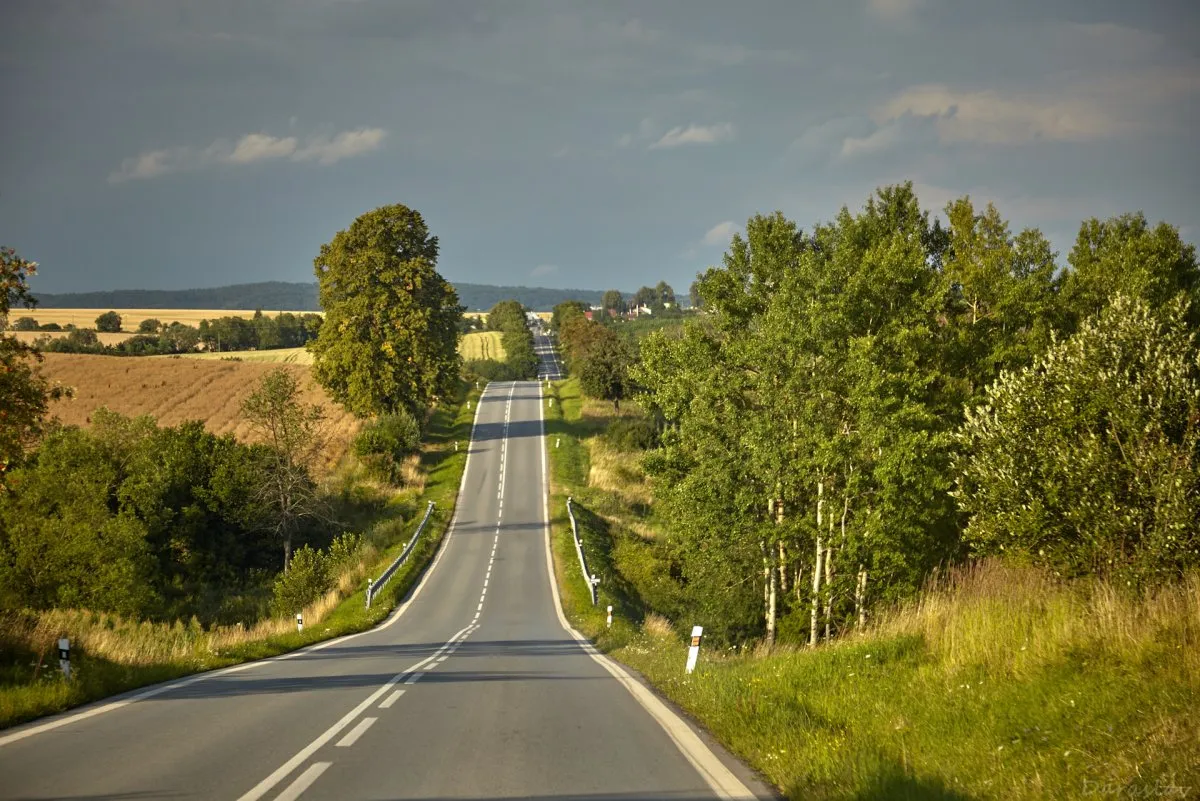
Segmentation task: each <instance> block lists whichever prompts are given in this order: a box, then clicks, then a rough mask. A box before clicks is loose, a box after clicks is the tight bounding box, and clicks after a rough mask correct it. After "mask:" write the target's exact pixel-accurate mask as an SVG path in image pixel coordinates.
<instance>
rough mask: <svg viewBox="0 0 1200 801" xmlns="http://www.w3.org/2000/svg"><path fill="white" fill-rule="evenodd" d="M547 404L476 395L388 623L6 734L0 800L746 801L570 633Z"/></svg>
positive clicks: (723, 770) (721, 770) (699, 749)
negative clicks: (457, 457)
mask: <svg viewBox="0 0 1200 801" xmlns="http://www.w3.org/2000/svg"><path fill="white" fill-rule="evenodd" d="M543 344H544V343H543ZM544 356H545V358H546V359H547V360H548V362H549V364H550V369H554V361H553V358H552V356H549V355H546V354H544ZM543 402H544V401H543V400H542V393H541V388H540V384H539V383H537V382H524V383H505V384H492V385H490V386H489V387H488V388H487V390H486V392H485V393H484V395H483V397H482V399H481V401H480V403H479V405H478V414H477V417H476V424H475V430H474V436H473V440H472V445H471V449H470V454H469V457H468V466H467V471H466V474H465V476H464V480H463V485H462V490H461V494H460V503H459V510H458V515H457V517H456V520H455V521H454V523H453V525H452V528H451V531H450V533H449V535H448V539H447V540H446V541H445V543H444V546H443V548H442V550H441V551H440V552H439V554H438V556H437V557H436V561H435V562H434V564H433V566H432V567H431V568H430V570H429V572H428V573H427V575H426V577H425V579H424V580H423V582H422V583H421V584H420V585H418V587H417V589H416V590H415V591H414V595H413V596H412V597H411V599H410V600H409V601H408V603H407V606H405V607H402V608H401V610H399V611H398V613H396V614H393V615H392V616H391V617H390V618H388V620H387V621H386V622H385V623H384V624H383V625H381V626H380V627H379V628H376V629H374V630H372V631H369V632H365V633H362V634H358V635H352V636H350V637H344V638H340V639H338V640H333V641H330V642H328V643H324V644H319V645H317V646H314V647H310V648H308V649H305V650H303V651H299V652H296V653H294V654H290V655H284V656H282V657H276V658H275V659H270V660H265V661H262V662H256V663H250V664H248V665H241V666H237V667H235V668H231V669H227V670H225V671H220V672H216V673H211V674H202V675H200V676H198V677H191V678H189V679H184V680H182V681H180V682H175V683H171V684H168V685H160V686H158V687H156V688H153V689H151V690H149V691H146V690H143V691H141V692H140V693H133V694H130V695H127V696H123V697H122V698H121V699H117V700H118V704H117V705H116V706H115V708H114V706H113V705H112V702H111V701H110V702H109V703H108V704H105V703H104V702H102V703H100V704H97V705H93V706H91V707H84V708H83V709H82V710H77V711H76V712H74V713H67V714H66V715H63V716H59V717H57V718H51V719H47V720H44V721H40V722H35V723H33V724H29V725H26V726H23V727H18V728H14V729H10V730H7V731H0V799H50V798H55V799H64V798H65V799H101V798H103V799H148V798H168V799H231V800H232V799H243V801H250V799H258V798H263V799H283V800H284V801H290V800H291V799H296V798H301V797H302V798H304V799H305V800H306V801H310V800H311V801H316V800H317V799H337V800H338V801H345V800H346V799H402V798H403V799H435V798H476V799H484V798H486V799H502V798H535V799H560V798H561V799H565V798H583V799H633V798H648V799H677V800H678V799H702V798H716V797H721V795H722V794H723V795H724V796H725V797H750V796H748V795H747V790H746V786H747V785H750V786H754V787H756V789H758V788H759V787H760V786H758V785H755V784H754V783H753V781H752V779H751V778H750V777H749V776H748V774H747V773H746V772H745V769H744V768H743V767H741V766H740V765H737V764H735V763H733V762H732V760H730V759H729V758H728V756H727V755H724V754H723V753H721V754H714V752H713V751H712V750H709V748H708V747H706V746H705V745H704V741H703V740H702V739H701V738H699V737H697V735H696V734H695V733H694V732H693V730H692V729H691V728H689V727H687V726H686V725H685V724H683V723H682V721H680V720H679V719H678V718H677V717H675V716H674V715H673V713H670V712H669V711H668V710H667V709H666V707H665V706H663V705H662V704H661V702H657V701H656V700H655V699H653V698H652V697H650V696H649V694H648V693H647V692H646V691H645V689H644V688H642V687H641V685H638V684H636V683H635V682H632V680H629V679H628V677H626V680H624V681H622V680H619V679H618V678H616V677H614V675H613V673H612V670H610V668H609V667H606V665H605V664H604V661H603V660H602V658H598V657H597V658H594V657H593V656H592V655H591V650H590V647H585V645H584V644H583V643H581V642H579V641H578V640H576V638H575V636H574V635H573V634H572V633H571V632H569V631H568V630H567V628H565V626H564V622H563V621H561V619H560V617H559V612H558V606H557V603H556V599H555V596H554V594H553V592H554V591H553V590H552V587H551V582H550V578H549V571H548V567H547V566H548V558H549V553H548V539H547V525H546V520H547V509H546V489H545V488H546V484H545V481H546V479H545V451H544V447H543V437H542V414H541V412H542V406H541V404H542V403H543ZM683 658H684V655H683V652H682V650H681V653H680V663H681V666H682V662H683ZM613 670H617V672H620V671H619V669H613ZM147 692H149V697H145V696H146V694H147ZM131 699H132V700H131ZM655 704H658V706H657V707H655ZM648 710H649V711H648ZM655 710H656V711H655ZM652 711H653V714H652V713H651V712H652ZM680 743H681V744H682V745H680ZM731 771H732V772H731ZM737 777H741V778H740V779H739V778H737ZM714 788H716V789H714ZM758 791H760V792H761V790H760V789H759V790H758Z"/></svg>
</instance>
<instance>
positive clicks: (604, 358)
mask: <svg viewBox="0 0 1200 801" xmlns="http://www.w3.org/2000/svg"><path fill="white" fill-rule="evenodd" d="M592 325H595V323H592ZM600 330H601V331H602V332H603V334H602V335H600V336H599V337H597V339H596V341H595V342H594V343H593V344H592V345H591V346H590V348H589V349H588V351H587V355H586V356H585V357H583V360H582V362H581V363H580V364H579V370H578V371H579V383H580V386H582V387H583V391H584V392H586V393H587V394H588V395H590V396H591V397H593V398H598V399H600V400H607V401H612V403H613V406H614V407H616V408H618V409H619V408H620V406H621V401H622V400H624V399H625V398H627V397H629V395H630V390H631V384H630V379H629V367H630V365H631V363H632V362H633V354H632V353H631V352H630V348H629V346H628V345H627V344H626V343H625V341H624V340H623V339H622V338H621V337H620V336H619V335H617V334H615V333H613V331H612V330H611V329H609V328H600Z"/></svg>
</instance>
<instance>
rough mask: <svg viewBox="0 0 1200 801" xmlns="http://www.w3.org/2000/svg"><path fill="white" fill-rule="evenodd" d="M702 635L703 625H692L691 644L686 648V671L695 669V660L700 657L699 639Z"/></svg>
mask: <svg viewBox="0 0 1200 801" xmlns="http://www.w3.org/2000/svg"><path fill="white" fill-rule="evenodd" d="M703 636H704V627H703V626H692V644H691V647H689V648H688V658H687V667H686V668H685V671H686V672H687V673H691V672H692V671H693V670H695V669H696V660H697V659H698V658H699V657H700V639H701V638H702V637H703Z"/></svg>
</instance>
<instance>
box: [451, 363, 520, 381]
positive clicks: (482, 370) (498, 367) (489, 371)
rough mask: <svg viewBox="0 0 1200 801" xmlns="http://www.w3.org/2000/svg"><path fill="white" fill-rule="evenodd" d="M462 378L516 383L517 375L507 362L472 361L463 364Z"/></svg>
mask: <svg viewBox="0 0 1200 801" xmlns="http://www.w3.org/2000/svg"><path fill="white" fill-rule="evenodd" d="M463 376H465V377H466V378H467V379H468V380H470V381H474V380H476V379H483V380H484V381H516V380H517V379H518V376H517V373H516V371H515V370H513V368H512V367H511V366H510V365H509V364H508V362H499V361H496V360H495V359H472V360H471V361H469V362H466V363H464V364H463Z"/></svg>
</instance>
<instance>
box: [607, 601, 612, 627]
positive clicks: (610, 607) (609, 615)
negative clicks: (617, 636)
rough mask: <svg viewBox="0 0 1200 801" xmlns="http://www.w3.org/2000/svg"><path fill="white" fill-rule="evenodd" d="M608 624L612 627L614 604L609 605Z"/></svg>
mask: <svg viewBox="0 0 1200 801" xmlns="http://www.w3.org/2000/svg"><path fill="white" fill-rule="evenodd" d="M608 626H609V628H612V604H609V605H608Z"/></svg>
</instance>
